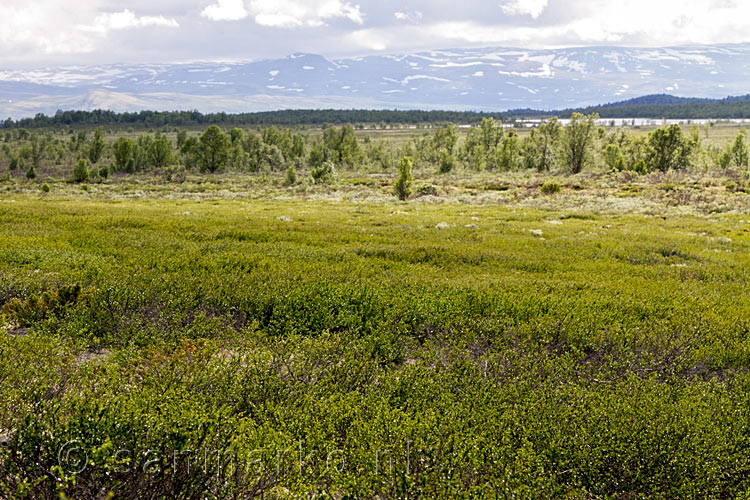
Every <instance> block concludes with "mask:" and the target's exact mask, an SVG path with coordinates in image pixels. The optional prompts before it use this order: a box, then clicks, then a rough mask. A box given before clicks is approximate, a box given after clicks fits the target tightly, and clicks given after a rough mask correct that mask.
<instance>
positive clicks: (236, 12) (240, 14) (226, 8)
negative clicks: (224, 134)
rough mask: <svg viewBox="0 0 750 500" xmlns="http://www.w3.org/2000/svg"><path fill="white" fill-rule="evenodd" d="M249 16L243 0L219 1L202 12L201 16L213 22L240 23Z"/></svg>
mask: <svg viewBox="0 0 750 500" xmlns="http://www.w3.org/2000/svg"><path fill="white" fill-rule="evenodd" d="M249 14H250V13H249V12H248V11H247V9H245V4H244V2H243V0H217V1H216V3H215V4H211V5H209V6H207V7H206V8H205V9H203V11H202V12H201V16H203V17H205V18H208V19H210V20H212V21H239V20H240V19H245V18H246V17H247V16H248V15H249Z"/></svg>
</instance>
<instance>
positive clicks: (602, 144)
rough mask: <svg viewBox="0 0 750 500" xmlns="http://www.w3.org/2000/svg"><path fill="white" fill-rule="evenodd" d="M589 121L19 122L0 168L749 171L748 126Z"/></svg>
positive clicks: (328, 174)
mask: <svg viewBox="0 0 750 500" xmlns="http://www.w3.org/2000/svg"><path fill="white" fill-rule="evenodd" d="M595 119H596V115H591V116H584V115H581V114H577V113H574V114H573V115H572V116H571V118H570V119H568V120H564V121H561V120H558V119H556V118H553V119H550V120H547V121H545V122H542V123H540V124H539V125H538V126H537V127H534V128H532V129H530V130H528V132H526V131H524V132H520V134H519V130H517V129H515V128H513V127H507V126H504V125H503V124H502V123H501V122H499V121H496V120H494V119H492V118H484V119H483V120H482V121H481V123H479V124H478V125H475V126H472V127H469V128H468V129H467V130H466V131H465V133H464V132H462V131H461V130H460V129H459V128H458V127H457V126H456V125H455V124H444V125H439V126H437V127H436V129H434V130H433V131H428V132H415V133H414V135H416V137H414V136H412V137H411V138H410V139H409V140H407V141H392V140H389V139H387V138H385V139H379V140H375V139H373V138H372V137H371V136H370V135H364V136H358V129H357V128H355V127H354V126H352V125H343V126H341V127H336V126H333V125H327V124H326V125H323V126H322V128H321V129H320V130H312V129H306V128H300V127H298V128H294V129H292V128H284V127H277V126H273V125H272V126H268V127H263V128H260V129H256V130H248V129H241V128H238V127H234V128H232V129H229V130H223V129H222V128H220V127H219V126H217V125H211V126H209V127H207V128H206V129H205V130H198V131H196V132H190V133H189V132H188V131H187V130H184V129H182V130H180V129H176V130H177V132H176V133H174V132H173V129H171V128H169V127H165V128H164V129H163V130H157V131H150V132H148V133H141V134H135V133H128V134H126V135H121V136H119V137H117V136H116V135H114V136H113V134H108V133H106V132H105V131H104V130H103V129H102V128H101V127H99V128H97V129H95V130H93V131H87V130H77V131H74V130H69V131H68V132H67V134H63V135H60V134H59V133H57V134H55V133H53V131H51V130H47V131H45V130H44V129H34V130H32V131H29V130H26V129H23V128H17V129H8V130H6V131H5V132H4V133H3V134H2V140H3V143H2V148H1V150H0V169H1V168H3V165H5V166H7V173H10V174H11V176H25V177H26V178H27V179H29V180H30V181H36V180H37V179H38V178H40V176H41V178H44V176H46V175H49V174H50V173H51V172H52V173H53V175H57V174H58V173H60V172H66V171H67V178H68V179H69V180H70V181H72V182H79V183H82V182H104V181H106V180H107V179H108V178H109V177H110V176H111V175H112V174H119V175H122V174H139V173H149V172H151V173H153V172H160V173H163V174H164V178H166V179H168V180H173V179H182V178H183V175H174V172H184V173H185V174H188V173H190V172H193V173H199V172H200V173H204V174H217V173H221V172H246V173H262V174H264V175H266V174H271V175H279V176H280V177H283V175H284V173H285V172H291V170H290V169H293V170H294V174H295V176H296V179H295V180H294V181H293V182H290V179H285V180H284V181H283V184H285V185H287V186H292V185H295V184H297V183H299V182H311V183H315V184H321V183H322V184H328V183H331V182H333V181H334V180H335V178H336V175H335V172H347V171H369V172H385V173H392V174H393V175H399V168H400V167H399V165H400V161H401V159H402V158H405V157H408V158H410V160H411V162H412V167H413V169H414V171H415V172H425V171H426V172H432V173H435V174H449V173H456V172H464V171H468V172H490V173H492V172H497V173H501V172H516V171H535V172H541V173H545V172H552V173H556V174H563V175H566V174H578V173H581V172H586V171H604V172H613V173H614V172H633V173H635V174H648V173H651V172H655V173H659V172H670V171H689V170H691V169H711V168H714V169H722V170H740V171H748V169H749V168H750V148H749V147H748V143H747V136H746V133H745V132H744V130H743V131H740V132H739V133H738V134H737V135H736V137H735V138H734V139H732V140H731V141H729V142H728V143H727V144H725V145H723V146H717V145H716V144H714V143H710V144H703V142H704V141H703V138H702V135H701V134H702V132H701V129H699V128H698V127H697V126H693V127H692V128H690V129H689V130H688V131H687V132H685V131H684V130H683V128H682V127H680V126H679V125H665V126H663V127H659V128H657V129H655V130H652V131H650V132H648V133H642V132H640V131H637V130H632V129H625V128H616V127H612V128H610V129H605V128H601V127H597V126H596V125H595V121H594V120H595ZM359 128H361V127H359ZM170 134H174V135H170ZM115 137H116V138H115ZM68 169H69V170H68ZM86 171H88V173H87V172H86Z"/></svg>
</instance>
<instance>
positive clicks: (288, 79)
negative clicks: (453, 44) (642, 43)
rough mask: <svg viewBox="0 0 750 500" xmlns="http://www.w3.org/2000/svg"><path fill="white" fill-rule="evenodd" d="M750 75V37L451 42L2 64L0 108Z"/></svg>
mask: <svg viewBox="0 0 750 500" xmlns="http://www.w3.org/2000/svg"><path fill="white" fill-rule="evenodd" d="M748 82H750V44H740V45H711V46H683V47H671V48H622V47H587V48H570V49H556V50H526V49H513V48H483V49H452V50H439V51H431V52H419V53H414V54H400V55H373V56H367V57H360V58H347V59H330V58H326V57H323V56H320V55H314V54H295V55H291V56H289V57H286V58H284V59H277V60H264V61H256V62H246V63H212V62H211V63H193V64H158V65H157V64H144V65H137V64H136V65H124V64H114V65H107V66H80V67H64V68H43V69H36V70H13V69H6V70H0V116H2V117H6V116H11V117H14V118H20V117H25V116H33V115H35V114H36V113H45V114H54V113H55V111H56V110H58V109H63V110H67V109H81V110H92V109H111V110H113V111H138V110H142V109H151V110H192V109H196V110H199V111H202V112H217V111H224V112H251V111H268V110H275V109H317V108H336V109H351V108H359V109H425V110H429V109H448V110H483V111H505V110H508V109H542V110H551V109H577V108H584V107H587V106H599V105H601V104H602V103H611V102H614V101H621V100H627V99H629V98H630V99H632V98H636V100H635V101H633V102H632V103H631V104H632V105H633V106H640V105H653V104H658V105H667V104H696V103H700V102H701V100H700V99H694V98H691V99H689V100H690V101H691V102H685V101H684V99H683V98H680V97H673V96H674V95H683V96H701V97H702V98H705V99H723V98H725V96H727V95H745V94H747V93H748V91H750V85H749V84H748ZM667 93H668V94H670V96H669V97H668V96H666V95H665V94H667ZM644 95H648V96H649V97H647V98H640V97H638V96H644ZM654 95H655V96H654ZM639 99H640V100H639ZM642 99H657V100H659V102H653V103H649V102H645V101H643V100H642ZM663 99H672V100H673V102H663ZM604 107H606V106H602V108H604Z"/></svg>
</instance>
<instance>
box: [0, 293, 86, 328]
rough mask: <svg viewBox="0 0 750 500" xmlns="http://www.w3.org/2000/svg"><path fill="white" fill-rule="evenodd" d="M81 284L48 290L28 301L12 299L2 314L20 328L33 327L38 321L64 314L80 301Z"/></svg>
mask: <svg viewBox="0 0 750 500" xmlns="http://www.w3.org/2000/svg"><path fill="white" fill-rule="evenodd" d="M80 292H81V286H80V285H79V284H75V285H68V286H64V287H62V288H59V289H57V290H48V291H46V292H44V293H42V294H41V295H31V296H30V297H28V298H27V299H26V300H21V299H18V298H15V299H11V300H10V301H8V302H7V303H6V304H5V305H3V308H2V313H3V314H4V315H6V316H8V317H9V318H11V319H12V320H15V321H16V322H17V323H18V324H19V325H20V326H31V325H33V324H34V323H36V322H37V321H40V320H43V319H45V318H47V317H48V316H49V315H54V314H58V313H60V312H62V310H63V309H64V308H65V307H67V306H68V305H71V304H74V303H75V302H76V301H77V300H78V296H79V294H80Z"/></svg>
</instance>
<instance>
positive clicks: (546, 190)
mask: <svg viewBox="0 0 750 500" xmlns="http://www.w3.org/2000/svg"><path fill="white" fill-rule="evenodd" d="M539 189H540V190H541V192H542V193H543V194H557V193H559V192H560V191H561V190H562V186H560V184H558V183H557V182H551V181H550V182H545V183H544V184H542V185H541V187H540V188H539Z"/></svg>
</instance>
